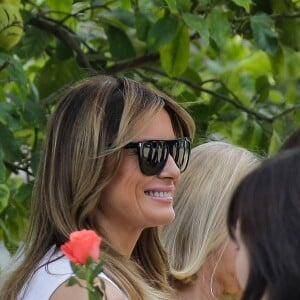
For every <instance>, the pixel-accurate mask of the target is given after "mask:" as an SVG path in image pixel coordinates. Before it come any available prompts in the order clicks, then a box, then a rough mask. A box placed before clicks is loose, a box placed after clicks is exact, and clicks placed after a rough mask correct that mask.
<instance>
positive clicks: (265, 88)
mask: <svg viewBox="0 0 300 300" xmlns="http://www.w3.org/2000/svg"><path fill="white" fill-rule="evenodd" d="M255 91H256V94H257V95H258V98H257V100H258V101H263V100H266V99H267V97H268V95H269V91H270V83H269V80H268V77H267V76H266V75H262V76H259V77H258V78H257V79H256V81H255Z"/></svg>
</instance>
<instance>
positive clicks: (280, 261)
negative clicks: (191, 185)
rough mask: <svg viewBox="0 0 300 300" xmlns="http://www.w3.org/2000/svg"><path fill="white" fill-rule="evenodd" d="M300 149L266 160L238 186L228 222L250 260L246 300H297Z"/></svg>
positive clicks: (299, 297)
mask: <svg viewBox="0 0 300 300" xmlns="http://www.w3.org/2000/svg"><path fill="white" fill-rule="evenodd" d="M299 178H300V151H299V150H298V149H294V150H287V151H284V152H282V153H280V154H277V155H275V156H274V157H272V158H270V159H267V160H266V161H264V162H263V164H262V165H261V166H260V167H259V168H257V169H256V170H254V171H253V172H251V173H250V174H249V175H248V176H247V177H246V178H245V179H244V180H243V181H242V182H241V184H240V185H239V186H238V188H237V190H236V191H235V193H234V195H233V198H232V202H231V204H230V207H229V214H228V219H227V224H228V228H229V230H230V235H231V236H232V237H233V238H235V234H236V233H235V230H236V226H237V223H239V224H240V232H241V239H242V241H243V243H244V244H245V246H246V249H247V251H248V253H249V259H250V270H249V277H248V282H247V285H246V289H245V293H244V296H243V299H244V300H250V299H261V297H262V295H263V294H264V293H265V292H266V291H267V294H268V299H271V300H282V299H289V300H291V299H295V300H296V299H300V286H299V282H300V257H299V253H300V239H299V236H300V201H299V195H300V185H299Z"/></svg>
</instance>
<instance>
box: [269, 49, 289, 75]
mask: <svg viewBox="0 0 300 300" xmlns="http://www.w3.org/2000/svg"><path fill="white" fill-rule="evenodd" d="M268 57H269V60H270V62H271V66H272V72H273V74H274V76H275V77H276V76H279V75H280V74H281V73H282V71H283V69H284V65H285V61H284V52H283V49H282V47H281V46H280V45H279V46H278V50H277V51H276V53H275V54H273V55H272V54H268Z"/></svg>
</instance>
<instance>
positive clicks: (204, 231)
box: [161, 142, 259, 289]
mask: <svg viewBox="0 0 300 300" xmlns="http://www.w3.org/2000/svg"><path fill="white" fill-rule="evenodd" d="M258 162H259V159H258V158H257V157H256V156H255V155H254V154H253V153H251V152H250V151H248V150H246V149H243V148H241V147H238V146H234V145H232V144H229V143H224V142H208V143H205V144H202V145H199V146H197V147H195V148H194V149H193V150H192V153H191V159H190V163H189V167H188V169H187V170H186V172H185V173H184V174H183V175H182V177H181V181H180V184H179V186H178V187H177V190H176V194H175V197H174V211H175V213H176V218H175V220H174V221H173V222H172V223H171V224H168V225H166V226H164V227H163V230H162V233H161V238H162V241H163V245H165V248H166V250H167V252H168V254H169V261H170V268H171V271H170V272H171V276H170V278H171V283H172V284H173V285H174V287H176V288H177V289H182V288H185V287H186V286H188V285H189V284H190V283H191V282H193V281H194V280H195V279H196V278H197V276H198V272H199V270H200V269H201V268H202V267H203V265H204V264H205V263H209V262H210V260H211V255H212V254H218V253H219V252H220V251H219V250H220V249H221V248H223V245H224V243H225V241H226V240H227V239H228V233H227V229H226V214H227V208H228V205H229V201H230V197H231V195H232V193H233V190H234V188H235V187H236V186H237V185H238V183H239V181H240V180H241V179H242V178H243V177H244V176H245V175H246V174H247V173H248V172H250V170H252V169H253V168H254V167H255V166H256V165H257V164H258ZM170 237H172V238H170ZM219 255H220V254H219ZM217 260H218V259H216V260H215V261H217ZM208 280H209V279H208Z"/></svg>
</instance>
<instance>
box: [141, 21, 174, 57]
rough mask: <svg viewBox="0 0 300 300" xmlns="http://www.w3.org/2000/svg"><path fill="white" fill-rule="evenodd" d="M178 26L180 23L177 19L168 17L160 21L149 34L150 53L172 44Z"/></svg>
mask: <svg viewBox="0 0 300 300" xmlns="http://www.w3.org/2000/svg"><path fill="white" fill-rule="evenodd" d="M178 26H179V22H178V19H177V18H175V17H169V16H168V17H164V18H162V19H160V20H158V22H157V23H155V24H154V25H153V26H152V27H151V28H150V30H149V32H148V36H147V44H148V47H149V50H150V52H155V51H157V50H159V49H160V48H161V47H162V46H164V45H166V44H168V43H170V42H171V41H172V40H173V38H174V37H175V35H176V32H177V29H178Z"/></svg>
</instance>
